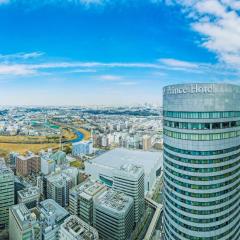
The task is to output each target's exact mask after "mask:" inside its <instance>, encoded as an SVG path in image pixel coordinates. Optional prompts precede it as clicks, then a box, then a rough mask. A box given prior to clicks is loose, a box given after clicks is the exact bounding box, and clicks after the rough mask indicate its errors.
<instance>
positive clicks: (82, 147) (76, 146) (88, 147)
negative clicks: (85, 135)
mask: <svg viewBox="0 0 240 240" xmlns="http://www.w3.org/2000/svg"><path fill="white" fill-rule="evenodd" d="M92 153H93V142H92V141H80V142H76V143H73V144H72V155H73V156H78V157H81V156H82V155H87V154H92Z"/></svg>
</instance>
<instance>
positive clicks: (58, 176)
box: [47, 172, 70, 187]
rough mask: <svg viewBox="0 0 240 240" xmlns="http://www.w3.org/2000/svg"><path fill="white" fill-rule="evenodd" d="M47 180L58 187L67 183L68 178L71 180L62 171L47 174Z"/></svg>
mask: <svg viewBox="0 0 240 240" xmlns="http://www.w3.org/2000/svg"><path fill="white" fill-rule="evenodd" d="M47 180H48V181H49V182H51V183H52V184H53V185H55V186H57V187H63V186H65V184H66V180H70V177H69V176H68V175H67V174H64V175H63V174H62V173H61V172H60V173H55V174H53V175H49V176H47Z"/></svg>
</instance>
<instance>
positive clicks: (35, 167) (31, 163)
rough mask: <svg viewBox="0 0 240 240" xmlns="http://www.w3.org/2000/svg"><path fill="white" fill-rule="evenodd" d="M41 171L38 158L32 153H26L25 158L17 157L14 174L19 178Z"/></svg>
mask: <svg viewBox="0 0 240 240" xmlns="http://www.w3.org/2000/svg"><path fill="white" fill-rule="evenodd" d="M40 170H41V161H40V157H39V156H37V155H34V154H33V153H28V155H26V156H22V155H19V156H17V157H16V172H17V174H18V175H21V176H24V177H26V176H28V175H30V174H33V173H38V172H39V171H40Z"/></svg>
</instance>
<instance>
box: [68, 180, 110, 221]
mask: <svg viewBox="0 0 240 240" xmlns="http://www.w3.org/2000/svg"><path fill="white" fill-rule="evenodd" d="M104 191H106V187H105V185H103V184H101V183H100V182H96V181H94V180H91V179H90V178H88V179H87V180H86V181H84V182H83V183H81V184H79V185H77V186H75V187H74V188H72V189H71V190H70V194H69V212H70V214H72V215H77V216H78V217H80V218H81V219H82V220H83V221H85V222H86V223H88V224H90V225H93V203H94V199H95V198H96V197H97V196H99V195H100V194H101V193H103V192H104Z"/></svg>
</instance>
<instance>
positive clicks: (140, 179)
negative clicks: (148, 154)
mask: <svg viewBox="0 0 240 240" xmlns="http://www.w3.org/2000/svg"><path fill="white" fill-rule="evenodd" d="M113 189H114V190H116V191H119V192H122V193H125V194H126V195H128V196H131V197H132V198H133V200H134V220H135V223H138V221H139V220H140V218H141V216H142V215H143V213H144V209H145V204H144V171H143V169H142V167H138V166H136V165H133V164H125V165H122V166H121V167H120V169H119V170H115V171H114V174H113Z"/></svg>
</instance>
